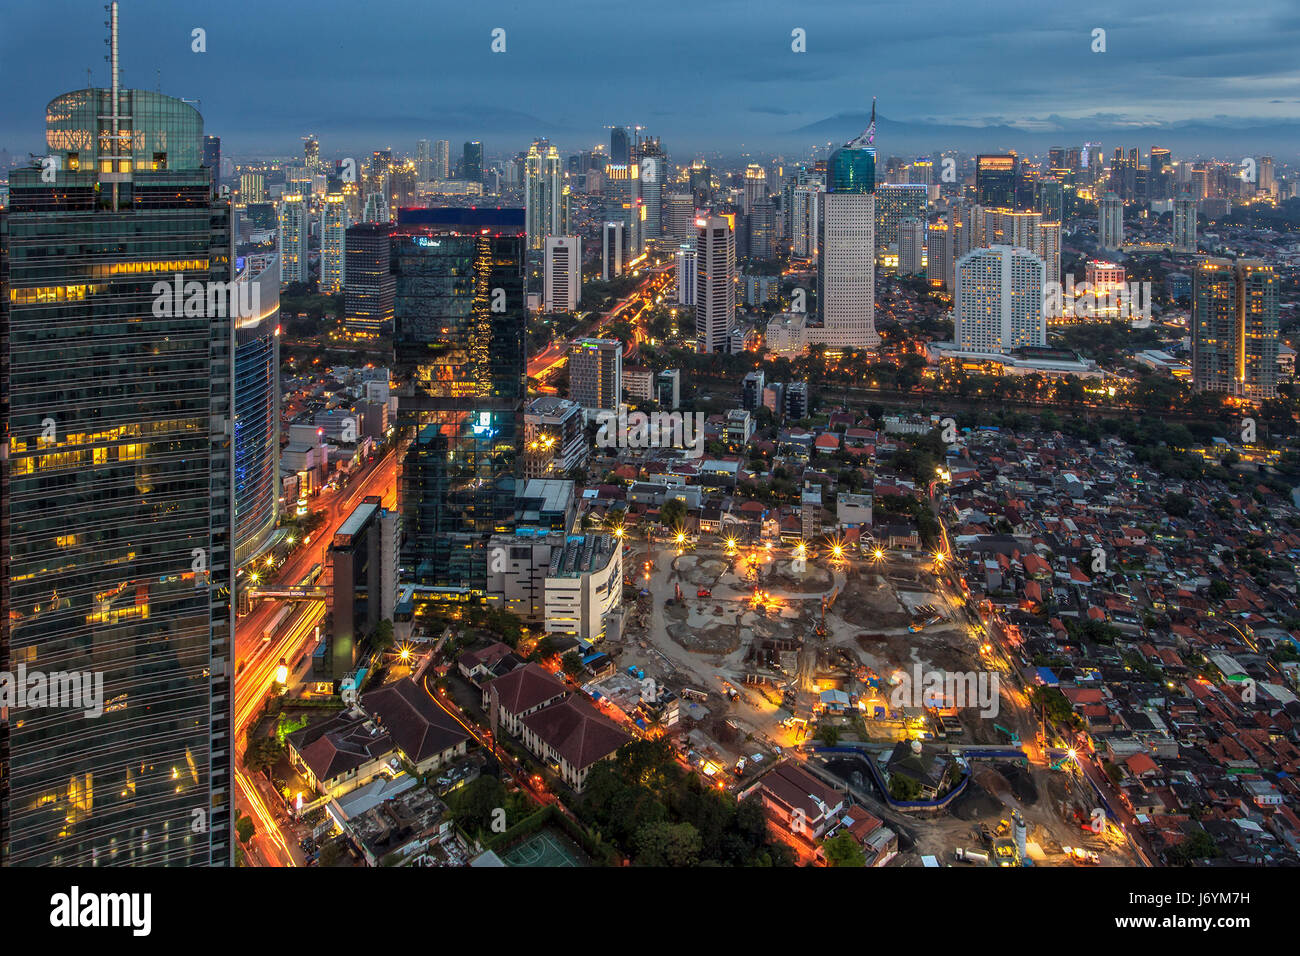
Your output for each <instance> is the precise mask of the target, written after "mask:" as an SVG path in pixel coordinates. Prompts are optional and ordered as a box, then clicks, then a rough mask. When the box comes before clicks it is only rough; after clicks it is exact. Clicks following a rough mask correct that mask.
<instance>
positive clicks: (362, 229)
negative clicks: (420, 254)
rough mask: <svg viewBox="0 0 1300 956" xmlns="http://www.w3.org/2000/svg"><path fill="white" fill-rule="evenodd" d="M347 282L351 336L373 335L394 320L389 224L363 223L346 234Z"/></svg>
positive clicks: (345, 311) (345, 318) (346, 325)
mask: <svg viewBox="0 0 1300 956" xmlns="http://www.w3.org/2000/svg"><path fill="white" fill-rule="evenodd" d="M345 241H346V253H347V277H348V278H347V283H346V285H344V287H343V289H344V293H345V294H344V298H343V329H344V331H345V332H346V333H347V334H348V335H349V336H374V335H378V334H379V333H381V332H384V331H387V330H390V329H391V328H392V324H393V297H394V295H395V292H396V279H395V278H394V276H393V273H392V268H391V262H392V243H391V242H390V240H389V226H388V225H387V224H383V223H360V224H358V225H355V226H351V227H350V228H349V229H348V232H347V238H346V240H345Z"/></svg>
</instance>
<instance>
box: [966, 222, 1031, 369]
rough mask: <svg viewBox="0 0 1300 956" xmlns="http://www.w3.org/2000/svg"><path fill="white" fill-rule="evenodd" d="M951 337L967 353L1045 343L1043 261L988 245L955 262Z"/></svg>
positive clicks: (1025, 254) (1010, 248)
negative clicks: (955, 276)
mask: <svg viewBox="0 0 1300 956" xmlns="http://www.w3.org/2000/svg"><path fill="white" fill-rule="evenodd" d="M956 274H957V291H956V295H955V297H954V300H953V338H954V339H955V341H956V343H957V347H958V348H959V349H961V350H962V351H970V352H1001V353H1007V352H1010V351H1011V350H1012V349H1016V348H1020V347H1022V346H1042V345H1046V344H1047V322H1046V319H1045V318H1044V316H1043V274H1044V269H1043V260H1042V259H1040V258H1039V257H1038V256H1036V255H1034V254H1033V253H1032V252H1029V251H1027V250H1025V249H1017V248H1015V247H1013V246H989V247H988V248H986V249H975V250H973V251H971V252H970V253H968V254H967V255H965V256H963V257H962V258H961V259H960V260H958V262H957V266H956Z"/></svg>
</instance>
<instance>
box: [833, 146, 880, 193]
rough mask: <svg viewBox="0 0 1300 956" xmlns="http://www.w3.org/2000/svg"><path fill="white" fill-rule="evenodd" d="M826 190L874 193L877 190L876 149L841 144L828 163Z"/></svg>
mask: <svg viewBox="0 0 1300 956" xmlns="http://www.w3.org/2000/svg"><path fill="white" fill-rule="evenodd" d="M826 191H827V192H831V193H873V192H875V191H876V151H875V149H874V148H873V147H870V146H841V147H840V148H839V149H837V150H835V152H833V153H831V158H830V161H829V162H828V163H827V164H826Z"/></svg>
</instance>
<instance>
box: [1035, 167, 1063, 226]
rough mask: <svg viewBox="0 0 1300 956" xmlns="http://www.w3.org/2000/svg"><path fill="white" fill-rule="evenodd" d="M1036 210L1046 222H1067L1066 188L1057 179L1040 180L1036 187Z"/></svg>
mask: <svg viewBox="0 0 1300 956" xmlns="http://www.w3.org/2000/svg"><path fill="white" fill-rule="evenodd" d="M1034 208H1035V209H1036V210H1038V211H1039V212H1041V213H1042V214H1043V220H1044V221H1045V222H1065V187H1064V186H1062V185H1061V182H1060V181H1059V180H1057V179H1054V178H1051V177H1048V178H1046V179H1040V180H1038V182H1037V183H1035V185H1034Z"/></svg>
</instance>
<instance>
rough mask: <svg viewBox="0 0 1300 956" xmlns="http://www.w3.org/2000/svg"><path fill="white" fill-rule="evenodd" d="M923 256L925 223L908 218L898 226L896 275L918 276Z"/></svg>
mask: <svg viewBox="0 0 1300 956" xmlns="http://www.w3.org/2000/svg"><path fill="white" fill-rule="evenodd" d="M924 256H925V223H924V222H922V221H921V220H920V219H913V218H911V217H908V218H907V219H904V220H903V221H902V222H900V223H899V224H898V274H899V275H904V276H915V275H920V274H921V270H922V269H923V268H924Z"/></svg>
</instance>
